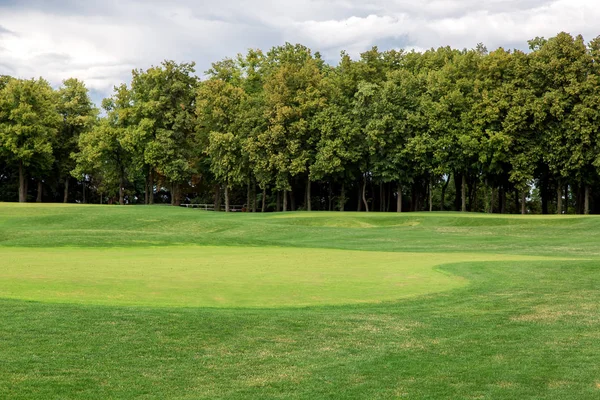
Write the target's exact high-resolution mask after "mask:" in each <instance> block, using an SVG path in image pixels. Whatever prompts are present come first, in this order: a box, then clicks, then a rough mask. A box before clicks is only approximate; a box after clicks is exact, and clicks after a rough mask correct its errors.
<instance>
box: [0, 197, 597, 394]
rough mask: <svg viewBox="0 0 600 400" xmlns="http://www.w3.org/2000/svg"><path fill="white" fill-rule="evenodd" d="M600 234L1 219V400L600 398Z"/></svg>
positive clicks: (56, 216)
mask: <svg viewBox="0 0 600 400" xmlns="http://www.w3.org/2000/svg"><path fill="white" fill-rule="evenodd" d="M599 244H600V218H596V217H593V216H590V217H579V216H525V217H522V216H498V215H479V214H464V215H463V214H457V213H433V214H426V213H418V214H402V215H397V214H381V213H372V214H369V215H367V214H364V213H363V214H356V213H286V214H264V215H262V214H254V215H253V214H235V213H233V214H219V213H210V212H202V211H198V210H187V209H177V208H170V207H160V206H156V207H110V206H74V205H70V206H62V205H17V204H0V254H1V255H2V257H0V321H1V322H0V398H2V399H4V398H7V399H71V398H76V399H111V398H113V399H123V398H141V399H164V398H173V399H197V398H207V399H220V398H228V399H229V398H231V399H240V398H261V399H264V398H302V399H319V398H331V399H337V398H353V399H380V398H381V399H383V398H407V399H598V398H600V363H599V362H598V360H600V269H599V268H600V245H599Z"/></svg>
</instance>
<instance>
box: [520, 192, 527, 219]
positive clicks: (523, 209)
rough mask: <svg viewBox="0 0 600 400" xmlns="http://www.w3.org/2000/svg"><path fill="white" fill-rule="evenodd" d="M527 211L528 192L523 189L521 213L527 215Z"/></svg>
mask: <svg viewBox="0 0 600 400" xmlns="http://www.w3.org/2000/svg"><path fill="white" fill-rule="evenodd" d="M526 213H527V192H526V191H525V190H523V192H522V193H521V214H522V215H525V214H526Z"/></svg>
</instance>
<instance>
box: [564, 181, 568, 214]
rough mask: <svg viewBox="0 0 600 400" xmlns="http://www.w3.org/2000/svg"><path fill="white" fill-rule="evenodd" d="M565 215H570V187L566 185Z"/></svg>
mask: <svg viewBox="0 0 600 400" xmlns="http://www.w3.org/2000/svg"><path fill="white" fill-rule="evenodd" d="M564 207H565V214H568V213H569V185H565V206H564Z"/></svg>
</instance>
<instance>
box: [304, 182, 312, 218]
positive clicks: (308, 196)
mask: <svg viewBox="0 0 600 400" xmlns="http://www.w3.org/2000/svg"><path fill="white" fill-rule="evenodd" d="M310 187H311V182H310V178H308V179H307V180H306V200H304V201H305V202H306V211H312V204H311V197H312V196H311V193H310Z"/></svg>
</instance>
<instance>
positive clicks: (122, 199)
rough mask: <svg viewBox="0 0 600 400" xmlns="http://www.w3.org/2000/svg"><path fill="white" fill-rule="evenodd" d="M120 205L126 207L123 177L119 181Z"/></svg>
mask: <svg viewBox="0 0 600 400" xmlns="http://www.w3.org/2000/svg"><path fill="white" fill-rule="evenodd" d="M171 196H172V194H171ZM119 204H120V205H125V181H124V179H123V177H121V180H120V181H119Z"/></svg>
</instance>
